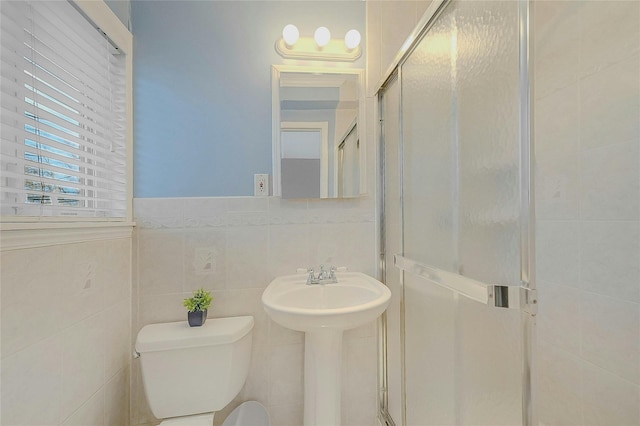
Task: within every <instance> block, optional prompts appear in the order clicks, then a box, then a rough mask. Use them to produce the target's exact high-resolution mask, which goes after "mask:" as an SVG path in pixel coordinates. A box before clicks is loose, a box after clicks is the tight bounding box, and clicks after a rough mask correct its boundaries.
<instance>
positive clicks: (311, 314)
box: [262, 272, 391, 426]
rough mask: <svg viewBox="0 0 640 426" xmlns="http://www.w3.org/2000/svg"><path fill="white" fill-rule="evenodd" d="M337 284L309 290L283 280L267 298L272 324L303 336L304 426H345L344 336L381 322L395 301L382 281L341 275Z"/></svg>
mask: <svg viewBox="0 0 640 426" xmlns="http://www.w3.org/2000/svg"><path fill="white" fill-rule="evenodd" d="M336 276H337V278H338V282H337V283H330V284H311V285H307V275H306V274H298V275H287V276H284V277H278V278H276V279H275V280H273V281H271V284H269V286H268V287H267V289H266V290H265V291H264V293H262V304H263V306H264V309H265V311H267V314H268V315H269V316H270V317H271V319H272V320H274V321H275V322H277V323H278V324H280V325H281V326H283V327H287V328H290V329H292V330H298V331H304V332H305V339H304V426H326V425H331V426H340V422H341V418H342V417H341V414H340V406H341V401H340V390H341V387H342V385H341V382H342V371H341V366H342V335H343V332H344V330H348V329H350V328H356V327H360V326H361V325H364V324H366V323H368V322H370V321H373V320H375V319H376V318H378V317H379V316H380V315H381V314H382V313H383V312H384V310H385V309H387V306H389V302H390V300H391V292H390V291H389V289H388V288H387V286H385V285H384V284H382V283H381V282H380V281H378V280H376V279H373V278H371V277H370V276H368V275H365V274H362V273H360V272H338V273H336Z"/></svg>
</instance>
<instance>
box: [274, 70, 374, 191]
mask: <svg viewBox="0 0 640 426" xmlns="http://www.w3.org/2000/svg"><path fill="white" fill-rule="evenodd" d="M362 77H363V73H362V70H360V69H351V68H345V69H336V68H322V69H321V68H309V67H292V66H278V65H274V66H273V67H272V100H273V102H272V103H273V195H275V196H280V197H282V198H343V197H344V198H346V197H358V196H359V195H360V194H362V193H364V192H365V191H364V185H363V184H364V182H365V179H364V169H365V167H364V166H362V165H363V164H365V162H364V159H365V158H366V156H365V155H366V154H365V150H364V149H365V144H364V143H361V142H360V135H361V134H362V135H364V130H363V129H364V120H363V116H364V113H363V112H364V111H363V110H364V107H363V99H364V94H363V90H362V87H361V85H362Z"/></svg>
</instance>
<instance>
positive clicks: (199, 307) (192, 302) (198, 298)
mask: <svg viewBox="0 0 640 426" xmlns="http://www.w3.org/2000/svg"><path fill="white" fill-rule="evenodd" d="M212 300H213V297H212V296H211V292H210V291H206V290H205V289H204V288H199V289H198V290H195V291H194V292H193V296H192V297H188V298H186V299H184V303H183V305H184V306H185V308H187V309H188V310H189V312H196V311H206V310H207V309H208V308H209V305H211V301H212Z"/></svg>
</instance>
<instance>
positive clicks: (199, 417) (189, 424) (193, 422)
mask: <svg viewBox="0 0 640 426" xmlns="http://www.w3.org/2000/svg"><path fill="white" fill-rule="evenodd" d="M214 415H215V413H205V414H196V415H193V416H182V417H171V418H169V419H165V420H163V421H162V423H160V426H211V425H212V424H213V416H214Z"/></svg>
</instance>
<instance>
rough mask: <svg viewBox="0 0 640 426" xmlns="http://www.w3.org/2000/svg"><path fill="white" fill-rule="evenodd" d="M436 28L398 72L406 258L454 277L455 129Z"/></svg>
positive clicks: (442, 30)
mask: <svg viewBox="0 0 640 426" xmlns="http://www.w3.org/2000/svg"><path fill="white" fill-rule="evenodd" d="M453 27H454V22H453V21H452V16H451V15H450V14H446V15H445V16H443V17H442V18H441V19H439V20H438V22H436V24H435V26H434V27H433V29H432V30H431V32H430V33H429V34H428V35H427V37H426V38H425V39H424V40H423V41H422V43H420V45H419V46H418V48H417V49H416V50H415V51H414V53H413V54H412V55H411V58H409V60H408V61H407V62H406V63H405V64H404V65H403V67H402V126H403V128H402V130H403V149H404V156H403V162H404V166H403V167H404V174H403V176H404V183H403V185H404V194H405V198H404V217H403V220H404V226H405V230H406V232H405V233H404V254H405V256H406V257H408V258H411V259H414V260H417V261H420V262H428V263H429V264H430V265H431V266H434V267H436V268H440V269H445V270H448V271H453V268H454V266H455V251H456V248H455V241H454V238H455V234H456V233H455V229H454V227H455V223H454V222H453V220H452V219H453V216H454V212H455V192H456V179H457V177H456V175H455V161H454V159H455V156H454V155H455V151H454V149H455V147H454V145H453V144H452V143H451V136H452V131H453V129H454V126H453V125H454V123H455V115H454V109H455V103H454V102H455V99H454V97H453V91H452V84H453V83H452V77H453V76H452V67H451V47H452V46H451V42H450V41H449V39H450V33H451V29H452V28H453Z"/></svg>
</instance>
